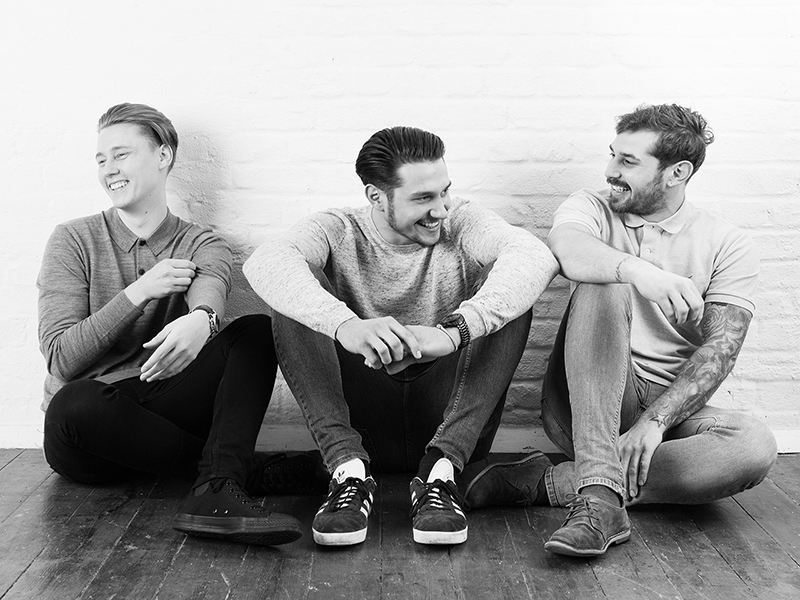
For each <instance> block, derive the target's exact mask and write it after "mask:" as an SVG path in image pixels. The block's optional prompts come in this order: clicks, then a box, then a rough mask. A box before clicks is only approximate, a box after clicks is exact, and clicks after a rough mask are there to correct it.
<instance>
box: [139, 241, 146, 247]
mask: <svg viewBox="0 0 800 600" xmlns="http://www.w3.org/2000/svg"><path fill="white" fill-rule="evenodd" d="M146 243H147V240H139V245H140V246H144V245H145V244H146Z"/></svg>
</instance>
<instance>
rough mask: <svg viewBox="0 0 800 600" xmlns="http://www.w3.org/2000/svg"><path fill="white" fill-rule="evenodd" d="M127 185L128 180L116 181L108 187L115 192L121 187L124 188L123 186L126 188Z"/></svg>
mask: <svg viewBox="0 0 800 600" xmlns="http://www.w3.org/2000/svg"><path fill="white" fill-rule="evenodd" d="M126 185H128V182H127V181H115V182H114V183H112V184H111V185H109V186H108V188H109V189H110V190H111V191H112V192H115V191H117V190H119V189H122V188H124V187H125V186H126Z"/></svg>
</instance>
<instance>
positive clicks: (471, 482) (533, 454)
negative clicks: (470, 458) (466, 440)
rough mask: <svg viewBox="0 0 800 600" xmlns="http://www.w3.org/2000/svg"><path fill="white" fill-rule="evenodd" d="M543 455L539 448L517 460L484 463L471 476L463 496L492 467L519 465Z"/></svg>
mask: <svg viewBox="0 0 800 600" xmlns="http://www.w3.org/2000/svg"><path fill="white" fill-rule="evenodd" d="M543 456H544V452H540V451H539V450H537V451H536V452H532V453H531V454H528V455H527V456H525V457H524V458H521V459H519V460H512V461H508V462H496V463H492V464H490V465H486V466H485V467H484V468H483V469H481V471H480V472H479V473H478V474H477V475H475V476H474V477H473V478H472V481H470V483H469V485H468V486H467V489H466V491H465V492H464V497H465V498H469V493H470V492H471V491H472V488H473V486H474V485H475V484H476V483H478V480H479V479H480V478H481V477H483V476H484V475H486V473H488V472H489V471H491V470H492V469H494V468H496V467H518V466H519V465H524V464H525V463H526V462H530V461H532V460H536V459H537V458H541V457H543Z"/></svg>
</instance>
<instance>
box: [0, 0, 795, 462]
mask: <svg viewBox="0 0 800 600" xmlns="http://www.w3.org/2000/svg"><path fill="white" fill-rule="evenodd" d="M222 4H223V3H221V2H208V1H196V0H195V1H191V2H189V1H188V0H186V1H180V2H169V1H161V2H150V1H129V2H125V3H116V2H110V1H105V2H79V3H67V2H56V1H53V2H41V1H39V2H36V1H29V2H25V3H10V2H8V3H3V5H2V8H0V86H2V93H0V135H2V137H0V190H2V204H1V205H0V211H2V212H1V213H0V228H2V229H1V230H0V234H1V235H0V291H2V301H3V304H2V311H1V312H0V332H2V336H1V337H0V446H6V447H8V446H37V445H39V444H40V438H41V421H42V415H41V413H40V411H39V410H38V406H39V402H40V400H41V384H42V379H43V377H44V363H43V360H42V358H41V356H40V354H39V352H38V343H37V333H36V288H35V284H34V283H35V279H36V274H37V271H38V268H39V264H40V261H41V254H42V250H43V248H44V244H45V242H46V240H47V237H48V235H49V234H50V232H51V231H52V228H53V227H54V225H55V224H57V223H59V222H61V221H64V220H67V219H70V218H74V217H78V216H82V215H86V214H90V213H93V212H98V211H100V210H103V209H104V208H106V206H107V198H106V196H105V194H104V193H103V191H102V189H101V188H100V186H99V185H98V183H97V181H96V177H95V165H94V159H93V156H94V152H95V138H96V132H95V123H96V121H97V118H98V117H99V115H100V114H101V113H102V112H104V111H105V109H106V108H108V107H109V106H110V105H112V104H116V103H118V102H123V101H133V102H145V103H148V104H151V105H153V106H155V107H156V108H158V109H160V110H162V111H163V112H165V113H166V114H167V115H168V116H169V117H170V118H171V119H172V120H173V122H174V123H175V125H176V127H177V129H178V132H179V134H180V137H181V146H180V149H179V152H178V165H177V167H176V168H175V170H174V171H173V176H172V178H171V184H170V198H171V206H172V207H173V210H174V211H175V212H177V213H178V214H180V215H181V216H184V217H187V218H190V219H193V220H195V221H197V222H200V223H202V224H208V225H211V226H213V227H215V228H216V229H217V230H219V231H221V232H222V233H223V234H224V235H225V236H226V237H228V238H229V240H230V241H231V242H232V244H233V245H234V246H235V248H236V251H237V256H238V260H239V264H241V261H242V260H243V259H244V258H246V256H247V255H249V253H250V252H251V251H252V248H253V247H254V246H255V245H257V244H258V243H259V242H260V241H261V240H262V239H264V237H265V236H267V235H269V234H271V233H274V232H276V231H278V230H281V229H283V228H285V227H288V226H289V225H291V224H292V223H293V222H295V221H296V220H298V219H299V218H300V217H302V216H303V215H305V214H307V213H309V212H311V211H314V210H317V209H320V208H323V207H326V206H331V205H353V204H359V203H361V202H362V201H363V196H362V195H361V189H360V184H359V182H358V179H357V178H356V176H355V174H354V172H353V166H352V165H353V161H354V159H355V156H356V153H357V152H358V149H359V148H360V145H361V144H362V143H363V141H364V140H365V139H366V138H367V137H368V136H369V135H370V134H371V133H372V132H374V131H376V130H377V129H380V128H383V127H386V126H390V125H396V124H407V125H415V126H419V127H423V128H426V129H429V130H431V131H434V132H436V133H438V134H439V135H440V136H442V138H443V139H444V140H445V143H446V144H447V147H448V151H447V160H448V166H449V169H450V175H451V177H452V180H453V182H454V192H455V194H456V195H459V196H465V197H469V198H472V199H475V200H478V201H480V202H483V203H484V204H486V205H488V206H491V207H493V208H495V209H497V210H498V211H499V212H500V213H501V214H502V215H503V216H504V217H505V218H507V219H508V220H510V221H511V222H513V223H515V224H519V225H523V226H525V227H528V228H530V229H531V230H532V231H534V232H535V233H536V234H537V235H540V236H542V237H543V236H544V235H545V234H546V231H547V228H548V227H549V225H550V222H551V218H552V212H553V209H554V207H555V206H557V204H558V203H559V202H560V201H561V200H563V199H564V198H565V197H566V195H567V194H569V193H570V192H572V191H574V190H575V189H577V188H579V187H582V186H586V185H588V186H597V187H600V186H601V185H602V184H603V179H602V173H603V168H604V165H605V162H606V158H607V148H608V144H609V142H610V141H611V139H612V138H613V125H614V116H616V115H619V114H622V113H624V112H628V111H630V110H631V109H633V108H634V107H635V106H636V105H638V104H640V103H642V102H648V103H659V102H677V103H680V104H684V105H688V106H692V107H693V108H696V109H697V110H699V111H700V112H701V113H703V114H704V115H705V116H706V118H707V119H708V121H709V122H710V124H711V126H712V127H713V129H714V130H715V132H716V134H717V141H716V142H715V143H714V145H713V146H711V148H710V149H709V155H708V159H707V162H706V165H704V166H703V169H702V170H701V171H700V173H699V174H698V176H697V177H695V178H694V179H693V181H692V184H691V185H690V186H689V191H690V194H691V196H690V197H691V199H692V201H693V202H696V203H697V204H700V205H702V206H704V207H707V208H709V209H711V210H713V211H715V212H718V213H719V214H722V215H724V216H725V217H726V218H728V219H729V220H731V221H732V222H734V223H736V224H737V225H739V226H741V227H744V228H747V229H748V230H749V231H750V232H751V233H752V235H753V236H754V237H755V239H756V241H757V243H758V246H759V248H760V251H761V254H762V267H763V268H762V283H761V291H760V296H759V306H758V313H757V316H756V319H755V321H754V323H753V325H752V327H751V332H750V335H749V339H748V341H747V344H746V345H745V349H744V351H743V352H742V355H741V357H740V360H739V364H738V366H737V369H736V371H735V374H734V376H732V377H731V378H730V379H729V381H728V382H727V383H726V384H725V386H724V388H723V389H722V390H721V392H720V393H719V394H718V401H719V402H721V403H724V404H726V405H729V406H735V407H738V408H741V409H742V410H746V411H748V412H750V413H752V414H755V415H756V416H758V417H760V418H763V419H765V420H766V421H767V422H768V423H769V424H770V425H771V426H772V427H773V429H774V430H776V432H777V434H778V436H779V441H780V443H781V448H782V449H784V450H787V449H795V450H800V409H798V408H797V405H798V402H797V401H798V399H800V398H799V396H800V384H798V375H799V371H800V368H799V367H798V364H800V319H798V316H797V315H798V311H799V310H800V300H799V298H800V293H799V292H800V269H798V253H799V252H798V249H799V248H800V208H798V192H799V191H800V70H799V69H798V67H799V65H798V63H799V62H800V42H798V31H800V8H798V5H799V3H797V2H796V0H760V1H757V0H752V1H750V0H748V1H744V0H740V1H737V0H719V1H705V2H704V1H697V0H694V1H680V0H678V1H673V2H670V3H664V2H661V1H653V2H635V1H631V0H627V1H624V2H623V1H619V0H614V1H608V2H589V1H588V0H586V1H580V0H558V1H557V0H552V1H551V2H545V1H543V0H536V1H531V0H482V1H470V0H439V1H437V2H424V1H421V0H403V1H390V2H374V1H367V0H327V1H324V0H317V1H316V2H312V1H303V0H299V1H298V0H294V1H292V2H285V1H284V2H269V1H267V2H256V1H255V0H252V1H248V2H230V3H225V7H222ZM236 285H237V287H236V289H235V291H234V295H233V298H232V303H233V304H232V314H233V315H239V314H244V313H247V312H255V311H259V310H262V309H263V305H261V304H260V302H259V301H258V300H257V299H256V298H255V297H254V296H253V294H252V292H250V291H249V290H248V288H247V286H246V283H245V282H244V281H243V278H242V277H241V275H239V276H238V278H237V282H236ZM564 300H565V288H564V284H563V281H557V282H556V284H555V285H554V286H553V288H552V289H551V290H550V291H549V292H548V293H547V294H546V296H545V297H544V298H543V301H542V302H541V303H540V304H539V305H538V306H537V312H536V319H535V321H534V326H533V330H532V334H531V341H530V344H529V350H528V351H527V352H526V355H525V358H524V360H523V364H522V365H521V367H520V369H519V371H518V376H517V379H516V381H515V382H514V384H513V386H512V390H511V393H510V395H509V405H508V411H507V415H506V419H505V422H504V429H505V430H508V429H510V428H513V427H526V428H528V429H530V428H531V427H536V423H537V416H538V389H539V378H540V377H541V373H542V369H543V367H544V364H545V360H546V357H547V353H548V350H549V344H550V343H551V340H552V335H553V333H554V330H555V326H556V323H557V320H558V318H559V316H560V312H561V310H563V302H564ZM715 401H717V400H715ZM268 419H270V421H271V422H272V423H273V424H276V426H277V425H280V424H281V423H284V422H287V421H290V422H292V423H298V422H299V415H298V413H297V411H296V409H295V408H294V406H293V403H292V401H291V398H289V397H288V394H287V392H286V390H285V387H280V388H279V390H278V391H277V392H276V397H275V402H274V403H273V406H272V407H271V408H270V412H269V413H268Z"/></svg>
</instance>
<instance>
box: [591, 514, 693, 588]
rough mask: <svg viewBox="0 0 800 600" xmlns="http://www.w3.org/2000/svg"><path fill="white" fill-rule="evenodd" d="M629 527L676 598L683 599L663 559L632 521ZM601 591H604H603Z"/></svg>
mask: <svg viewBox="0 0 800 600" xmlns="http://www.w3.org/2000/svg"><path fill="white" fill-rule="evenodd" d="M696 525H697V524H696V523H695V526H696ZM631 529H634V530H635V531H636V533H637V534H638V535H639V538H640V539H641V540H642V544H643V545H644V547H645V548H647V551H648V552H649V553H650V556H652V557H653V560H655V561H656V564H657V565H658V567H659V568H660V569H661V572H662V573H663V574H664V578H665V579H666V580H667V581H668V582H669V585H670V586H671V587H672V590H673V591H674V592H675V593H676V594H677V595H678V598H680V599H681V600H684V596H683V594H682V593H681V591H680V590H679V589H678V587H677V586H676V585H675V582H674V581H672V578H671V577H670V576H669V573H668V572H667V570H666V569H665V568H664V561H662V560H661V559H660V558H659V557H658V556H657V555H656V553H655V552H653V549H652V548H651V547H650V544H648V543H647V539H646V538H645V537H644V536H643V535H642V533H641V532H640V531H639V529H638V528H637V527H636V525H635V524H634V523H633V521H631ZM603 593H605V592H603Z"/></svg>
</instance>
